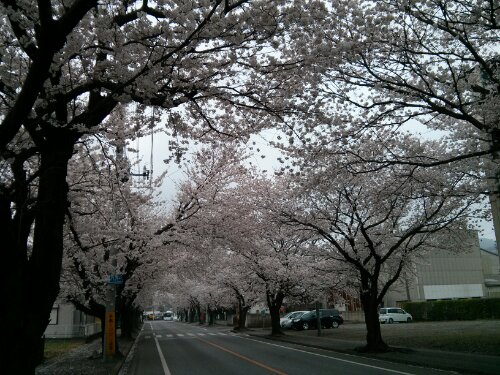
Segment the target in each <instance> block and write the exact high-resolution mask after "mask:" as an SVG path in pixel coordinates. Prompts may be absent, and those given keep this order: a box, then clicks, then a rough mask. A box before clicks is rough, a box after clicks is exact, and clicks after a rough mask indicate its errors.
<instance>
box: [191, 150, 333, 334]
mask: <svg viewBox="0 0 500 375" xmlns="http://www.w3.org/2000/svg"><path fill="white" fill-rule="evenodd" d="M196 162H197V164H194V166H193V169H192V173H193V174H192V180H193V181H196V180H205V179H206V176H207V175H210V173H207V172H208V171H219V170H220V171H224V173H223V174H219V175H218V177H217V179H216V180H215V182H211V184H210V188H207V189H204V191H203V194H199V195H198V196H197V197H198V200H199V204H200V210H199V212H197V213H196V215H195V216H196V217H195V218H193V220H190V221H188V222H186V224H187V227H185V229H186V230H187V231H188V232H187V233H190V232H191V233H192V234H190V235H189V236H188V238H190V239H191V240H189V239H188V240H187V241H186V240H185V241H184V242H183V243H184V244H185V245H187V246H189V249H190V250H191V251H195V252H197V253H198V254H200V253H202V252H205V253H206V252H207V251H208V253H210V254H212V255H210V260H207V262H208V263H209V264H213V265H212V267H213V272H212V274H214V275H219V276H217V277H216V278H215V279H213V277H212V278H210V280H212V282H213V283H215V284H216V285H222V286H224V287H225V288H228V289H229V290H232V292H233V293H232V294H234V296H235V299H236V300H237V301H238V311H239V314H238V315H239V317H240V319H239V328H240V329H243V328H244V327H245V326H244V324H245V319H244V317H245V315H246V312H247V311H248V309H249V308H250V307H251V304H252V303H255V302H257V301H259V302H264V303H267V305H268V307H269V310H270V313H271V320H272V333H273V334H279V333H280V328H281V327H280V325H279V311H280V307H281V306H282V303H283V301H284V299H285V298H293V297H298V296H305V295H306V294H307V293H311V294H313V293H318V292H319V291H318V288H317V285H316V286H314V284H315V283H316V284H319V285H322V286H323V288H324V289H325V288H328V281H326V282H325V279H324V278H322V277H321V276H320V275H318V274H317V272H314V269H313V264H315V262H316V259H315V258H314V256H313V255H312V254H310V251H311V247H312V246H311V245H310V244H309V243H308V240H309V238H308V237H307V236H308V235H309V234H308V233H307V232H305V231H303V232H300V231H295V230H294V231H291V230H289V228H288V227H286V226H283V225H282V224H281V223H280V221H279V218H278V216H277V215H276V211H279V210H278V209H276V206H275V203H274V202H275V201H280V199H282V198H283V192H282V191H281V190H280V189H279V188H278V187H277V186H274V185H273V183H272V181H271V180H269V179H268V178H265V177H264V176H260V175H259V174H257V172H256V171H255V170H253V169H252V168H250V167H248V166H246V167H245V166H244V163H245V155H244V154H242V153H241V152H238V151H237V150H233V149H229V150H225V149H223V148H218V149H217V150H203V151H202V152H201V153H200V154H199V156H198V158H197V159H196ZM215 166H217V167H216V168H214V167H215ZM193 239H194V240H193ZM188 244H189V245H188ZM196 249H200V250H196ZM203 249H205V250H203ZM214 258H215V259H218V261H217V262H214ZM313 273H316V275H315V277H312V274H313ZM220 275H222V276H220ZM221 277H222V278H221ZM204 282H207V279H204ZM329 286H333V283H331V284H330V285H329Z"/></svg>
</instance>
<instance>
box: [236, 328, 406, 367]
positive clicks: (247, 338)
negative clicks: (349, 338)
mask: <svg viewBox="0 0 500 375" xmlns="http://www.w3.org/2000/svg"><path fill="white" fill-rule="evenodd" d="M242 339H245V340H250V341H255V342H260V343H261V344H265V345H271V346H276V347H278V348H282V349H288V350H294V351H296V352H301V353H306V354H310V355H314V356H317V357H322V358H329V359H331V360H334V361H339V362H346V363H350V364H354V365H358V366H363V367H369V368H374V369H377V370H383V371H387V372H392V373H394V374H400V375H414V374H412V373H411V372H404V371H398V370H392V369H389V368H386V367H380V366H374V365H368V364H366V363H360V362H356V361H350V360H348V359H341V358H337V357H330V356H328V355H324V354H319V353H314V352H308V351H307V350H302V349H297V348H290V347H289V346H284V345H278V344H272V343H270V342H264V341H260V340H255V339H251V338H249V337H242ZM294 345H300V344H294ZM320 350H322V349H320Z"/></svg>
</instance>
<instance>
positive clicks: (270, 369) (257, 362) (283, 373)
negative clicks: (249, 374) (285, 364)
mask: <svg viewBox="0 0 500 375" xmlns="http://www.w3.org/2000/svg"><path fill="white" fill-rule="evenodd" d="M197 339H198V340H200V341H202V342H204V343H205V344H208V345H211V346H213V347H214V348H217V349H220V350H223V351H225V352H226V353H229V354H232V355H234V356H235V357H238V358H240V359H242V360H244V361H247V362H250V363H251V364H253V365H255V366H259V367H262V368H265V369H266V370H268V371H270V372H272V373H274V374H278V375H287V373H286V372H282V371H279V370H276V369H274V368H272V367H269V366H267V365H265V364H263V363H260V362H259V361H256V360H253V359H251V358H248V357H245V356H244V355H241V354H239V353H236V352H233V351H232V350H229V349H227V348H224V347H223V346H220V345H217V344H214V343H213V342H210V341H207V340H204V339H200V338H199V337H197Z"/></svg>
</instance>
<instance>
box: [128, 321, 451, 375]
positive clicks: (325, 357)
mask: <svg viewBox="0 0 500 375" xmlns="http://www.w3.org/2000/svg"><path fill="white" fill-rule="evenodd" d="M205 374H207V375H238V374H242V375H253V374H256V375H258V374H277V375H284V374H307V375H309V374H315V375H316V374H318V375H322V374H325V375H326V374H328V375H332V374H342V375H350V374H370V375H371V374H373V375H378V374H415V375H424V374H425V375H434V374H436V375H437V374H440V375H445V374H447V372H446V371H433V370H432V369H429V368H420V367H415V366H408V365H403V364H397V363H391V362H384V361H380V360H372V359H365V358H360V357H357V356H350V355H345V354H340V353H335V352H330V351H325V350H320V349H314V348H307V347H304V346H298V345H293V344H286V343H276V342H269V341H267V340H265V339H259V338H255V337H250V336H247V335H242V334H234V333H231V332H230V331H229V328H227V327H224V328H206V327H199V326H196V325H192V324H186V323H180V322H164V321H152V322H146V323H145V324H144V327H143V330H142V331H141V333H140V336H139V337H138V340H137V342H136V346H135V347H134V348H133V350H132V352H131V357H130V358H128V359H127V361H126V363H125V365H124V367H123V368H122V371H120V375H205ZM450 374H451V373H450Z"/></svg>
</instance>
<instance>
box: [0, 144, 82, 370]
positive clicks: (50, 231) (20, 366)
mask: <svg viewBox="0 0 500 375" xmlns="http://www.w3.org/2000/svg"><path fill="white" fill-rule="evenodd" d="M65 136H66V137H69V135H67V134H62V137H59V139H55V140H52V141H47V144H46V145H45V146H44V147H43V148H42V150H41V154H40V155H41V165H40V177H39V186H38V197H37V210H36V217H35V227H34V228H35V230H34V235H33V249H32V251H31V254H26V251H25V250H24V253H23V249H22V247H23V246H22V244H21V243H20V242H22V239H21V240H20V241H19V242H18V241H7V244H8V245H9V246H12V245H14V246H12V247H11V248H9V249H8V251H6V253H9V252H10V253H11V254H10V255H9V256H7V257H6V258H4V260H7V262H5V263H3V262H2V263H3V264H4V267H3V269H2V270H1V272H0V273H2V274H3V275H2V279H1V284H2V302H3V304H4V306H5V308H2V309H1V310H2V311H1V313H0V314H1V315H0V321H2V322H4V323H5V324H4V332H3V334H2V339H1V340H2V345H1V347H2V349H1V353H0V356H1V360H0V363H1V368H2V372H3V373H5V374H21V375H25V374H27V375H32V374H34V372H35V367H36V366H37V365H38V363H37V358H38V357H39V352H40V350H41V347H42V344H43V341H42V335H43V333H44V331H45V328H46V327H47V325H48V323H49V317H50V312H51V310H52V306H53V304H54V302H55V300H56V298H57V295H58V293H59V277H60V274H61V262H62V252H63V225H64V218H65V212H66V207H67V193H68V186H67V183H66V175H67V169H68V161H69V159H70V158H71V155H72V152H73V143H72V140H71V139H70V140H69V142H68V139H67V138H66V139H64V138H65ZM55 138H58V137H55ZM12 229H15V228H12ZM14 233H15V232H14ZM4 291H5V293H3V292H4Z"/></svg>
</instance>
